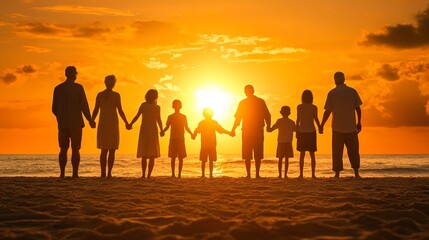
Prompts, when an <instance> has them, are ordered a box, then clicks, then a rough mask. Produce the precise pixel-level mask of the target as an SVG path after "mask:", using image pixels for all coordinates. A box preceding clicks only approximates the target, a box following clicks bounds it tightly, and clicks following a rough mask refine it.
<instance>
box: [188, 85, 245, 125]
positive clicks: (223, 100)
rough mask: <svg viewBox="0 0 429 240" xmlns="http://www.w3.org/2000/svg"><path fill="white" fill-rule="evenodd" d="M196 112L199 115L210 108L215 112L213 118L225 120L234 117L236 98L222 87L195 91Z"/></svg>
mask: <svg viewBox="0 0 429 240" xmlns="http://www.w3.org/2000/svg"><path fill="white" fill-rule="evenodd" d="M195 97H196V103H195V104H196V106H195V107H196V110H197V111H198V112H199V113H202V112H203V109H204V108H206V107H209V108H211V109H212V110H213V113H214V114H213V118H214V119H216V120H225V119H227V118H233V117H234V110H235V108H236V107H237V106H236V97H235V96H234V95H233V94H231V93H229V92H228V91H225V90H223V89H222V88H220V87H216V86H209V87H204V88H200V89H198V90H195Z"/></svg>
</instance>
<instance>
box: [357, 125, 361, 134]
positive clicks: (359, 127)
mask: <svg viewBox="0 0 429 240" xmlns="http://www.w3.org/2000/svg"><path fill="white" fill-rule="evenodd" d="M356 130H357V132H358V133H360V132H361V131H362V124H361V123H358V124H357V125H356Z"/></svg>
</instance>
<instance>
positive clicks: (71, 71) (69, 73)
mask: <svg viewBox="0 0 429 240" xmlns="http://www.w3.org/2000/svg"><path fill="white" fill-rule="evenodd" d="M65 75H66V77H67V80H72V81H75V80H76V77H77V70H76V67H75V66H68V67H66V70H65Z"/></svg>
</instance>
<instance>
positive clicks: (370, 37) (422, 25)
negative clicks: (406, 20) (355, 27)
mask: <svg viewBox="0 0 429 240" xmlns="http://www.w3.org/2000/svg"><path fill="white" fill-rule="evenodd" d="M415 20H416V23H415V24H397V25H395V26H386V27H385V28H384V29H383V31H382V32H380V33H369V34H367V35H366V36H365V40H364V41H363V42H362V44H364V45H383V46H387V47H392V48H404V49H405V48H416V47H425V46H429V6H428V8H427V9H426V10H424V11H423V12H421V13H419V14H417V15H416V17H415Z"/></svg>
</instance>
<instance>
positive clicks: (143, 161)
mask: <svg viewBox="0 0 429 240" xmlns="http://www.w3.org/2000/svg"><path fill="white" fill-rule="evenodd" d="M146 166H147V158H146V157H142V178H145V177H146Z"/></svg>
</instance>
